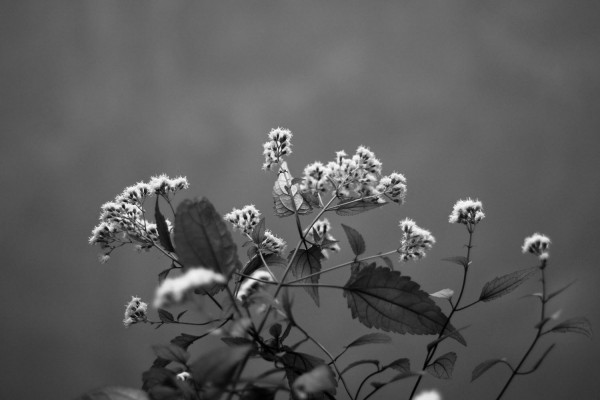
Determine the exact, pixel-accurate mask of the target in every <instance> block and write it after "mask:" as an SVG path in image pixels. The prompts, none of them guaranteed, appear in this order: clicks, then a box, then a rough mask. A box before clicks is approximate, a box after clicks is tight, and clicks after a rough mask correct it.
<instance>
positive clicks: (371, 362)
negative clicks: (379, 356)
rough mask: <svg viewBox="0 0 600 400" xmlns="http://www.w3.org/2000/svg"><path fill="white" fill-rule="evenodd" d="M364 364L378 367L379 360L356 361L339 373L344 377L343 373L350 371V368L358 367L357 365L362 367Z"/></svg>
mask: <svg viewBox="0 0 600 400" xmlns="http://www.w3.org/2000/svg"><path fill="white" fill-rule="evenodd" d="M364 364H373V365H375V366H376V367H378V366H379V360H358V361H354V362H351V363H350V364H348V366H347V367H346V368H344V369H343V370H342V371H341V372H340V375H344V373H345V372H347V371H350V370H351V369H352V368H354V367H358V366H359V365H364Z"/></svg>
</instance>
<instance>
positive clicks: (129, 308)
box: [123, 296, 148, 327]
mask: <svg viewBox="0 0 600 400" xmlns="http://www.w3.org/2000/svg"><path fill="white" fill-rule="evenodd" d="M147 312H148V304H146V303H144V302H143V301H142V299H141V298H140V297H136V296H132V297H131V300H130V301H129V302H128V303H127V304H126V305H125V318H124V319H123V324H124V325H125V327H129V326H130V325H133V324H137V323H138V322H146V321H148V314H147Z"/></svg>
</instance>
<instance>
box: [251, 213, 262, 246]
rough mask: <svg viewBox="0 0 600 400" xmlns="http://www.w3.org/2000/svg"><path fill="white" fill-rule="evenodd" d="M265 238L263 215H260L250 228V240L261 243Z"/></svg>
mask: <svg viewBox="0 0 600 400" xmlns="http://www.w3.org/2000/svg"><path fill="white" fill-rule="evenodd" d="M263 240H265V217H262V218H261V219H260V221H259V222H258V224H257V225H256V226H255V227H254V229H253V230H252V241H253V242H254V243H256V244H261V243H262V242H263Z"/></svg>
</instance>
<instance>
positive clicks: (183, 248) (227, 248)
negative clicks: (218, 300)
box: [175, 198, 241, 294]
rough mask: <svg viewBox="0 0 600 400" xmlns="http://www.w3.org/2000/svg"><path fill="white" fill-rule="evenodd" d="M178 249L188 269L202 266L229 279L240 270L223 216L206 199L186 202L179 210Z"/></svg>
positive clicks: (176, 239) (181, 259)
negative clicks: (235, 271)
mask: <svg viewBox="0 0 600 400" xmlns="http://www.w3.org/2000/svg"><path fill="white" fill-rule="evenodd" d="M175 246H176V247H177V255H178V256H179V260H180V261H181V263H182V264H183V265H184V267H185V268H193V267H198V266H202V267H204V268H208V269H211V270H213V271H215V272H219V273H221V274H223V275H225V276H229V275H230V274H231V272H232V271H234V270H237V269H240V267H241V263H240V261H239V260H238V256H237V247H236V245H235V242H234V241H233V238H232V237H231V233H230V232H229V230H228V229H227V225H226V224H225V221H224V220H223V217H222V216H221V215H220V214H219V213H218V212H217V210H215V207H214V206H213V205H212V203H211V202H210V201H209V200H208V199H206V198H202V199H201V200H198V199H196V200H195V201H191V200H184V201H183V202H182V203H181V204H179V207H177V212H176V215H175ZM220 288H222V286H220ZM213 294H214V293H213Z"/></svg>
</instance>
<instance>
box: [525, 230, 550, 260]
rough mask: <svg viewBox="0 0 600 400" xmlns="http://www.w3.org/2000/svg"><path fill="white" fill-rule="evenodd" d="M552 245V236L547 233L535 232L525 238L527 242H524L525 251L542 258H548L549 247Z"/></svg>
mask: <svg viewBox="0 0 600 400" xmlns="http://www.w3.org/2000/svg"><path fill="white" fill-rule="evenodd" d="M549 246H550V238H549V237H548V236H546V235H542V234H540V233H534V234H533V235H531V236H529V237H527V238H525V242H524V243H523V247H521V250H523V253H531V254H533V255H536V256H538V257H539V258H540V260H545V259H547V258H548V256H549V254H548V251H547V250H548V247H549Z"/></svg>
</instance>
